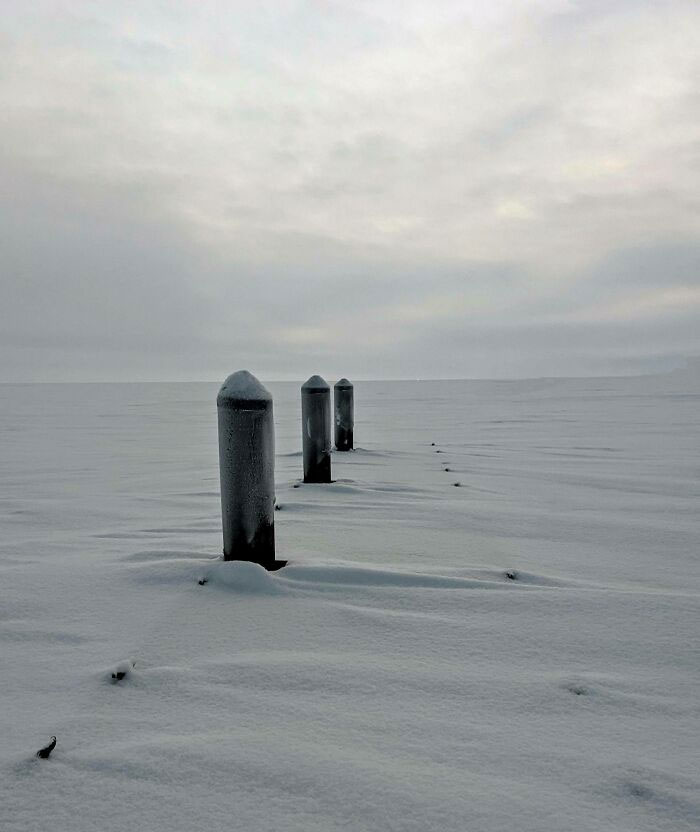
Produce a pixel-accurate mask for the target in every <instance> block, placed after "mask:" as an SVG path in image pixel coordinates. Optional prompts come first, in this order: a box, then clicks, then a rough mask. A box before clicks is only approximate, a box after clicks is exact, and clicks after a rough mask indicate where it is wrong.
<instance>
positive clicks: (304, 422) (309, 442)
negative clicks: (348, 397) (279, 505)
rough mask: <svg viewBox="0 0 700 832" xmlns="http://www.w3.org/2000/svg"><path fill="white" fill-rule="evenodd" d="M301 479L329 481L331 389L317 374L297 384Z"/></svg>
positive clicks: (306, 480)
mask: <svg viewBox="0 0 700 832" xmlns="http://www.w3.org/2000/svg"><path fill="white" fill-rule="evenodd" d="M301 433H302V448H303V456H304V482H330V481H331V388H330V387H329V386H328V385H327V384H326V382H325V381H324V380H323V379H322V378H321V376H311V378H310V379H309V380H308V381H307V382H306V383H305V384H302V386H301Z"/></svg>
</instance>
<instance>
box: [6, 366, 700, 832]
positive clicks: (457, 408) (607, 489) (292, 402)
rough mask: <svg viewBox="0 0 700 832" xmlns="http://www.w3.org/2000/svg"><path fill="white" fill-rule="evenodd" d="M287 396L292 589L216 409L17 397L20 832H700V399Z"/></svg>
mask: <svg viewBox="0 0 700 832" xmlns="http://www.w3.org/2000/svg"><path fill="white" fill-rule="evenodd" d="M267 386H268V388H269V390H270V392H271V393H272V394H273V396H274V403H275V421H276V432H277V470H276V492H277V502H278V508H279V509H280V510H279V511H277V512H276V513H275V524H276V526H275V528H276V537H277V556H278V558H280V559H283V558H284V559H288V560H289V566H288V567H286V568H285V569H283V570H281V571H279V572H276V573H270V574H268V573H266V572H264V571H263V570H262V569H261V568H260V567H257V566H255V565H253V564H242V563H223V562H221V561H220V560H217V557H218V555H219V553H220V551H221V520H220V505H219V494H218V468H217V463H218V460H217V436H216V423H217V420H216V394H217V385H214V384H172V385H171V384H153V385H145V384H144V385H139V384H133V385H128V384H115V385H109V384H105V385H16V386H15V385H3V386H0V436H1V438H2V441H1V442H0V471H1V472H2V474H1V477H0V532H1V537H0V642H1V649H2V673H0V714H1V721H2V742H0V767H1V771H0V828H1V829H2V830H3V832H17V831H18V830H22V831H23V832H24V830H32V831H33V830H48V829H51V830H53V832H60V830H66V832H68V830H70V832H82V830H90V831H91V832H93V831H94V830H96V829H99V830H103V831H104V830H123V829H124V828H130V829H138V830H152V831H153V832H160V830H164V831H165V830H168V832H173V831H174V830H195V829H204V830H230V829H239V830H246V832H262V830H266V831H267V830H270V829H277V830H300V831H301V830H304V832H313V831H314V830H324V832H328V831H329V830H331V831H332V830H340V829H342V830H382V832H386V831H387V830H415V832H425V830H440V832H452V830H455V832H457V830H459V832H464V831H465V830H475V832H496V831H498V832H506V831H507V832H549V831H550V830H551V832H554V831H555V830H556V832H561V830H567V831H568V830H591V831H592V830H606V832H608V830H622V831H624V830H628V832H645V830H649V832H652V830H653V832H660V830H661V831H662V832H663V830H669V831H670V830H673V832H684V831H685V830H692V831H693V832H697V830H698V829H700V788H699V787H700V774H699V772H700V654H699V652H698V644H699V643H700V639H699V636H700V632H699V631H700V623H699V622H700V558H699V546H698V544H699V542H700V526H699V519H698V508H699V506H700V501H699V499H698V498H699V497H700V487H699V485H698V474H699V473H700V428H699V420H698V415H699V413H700V409H699V407H698V405H700V385H698V384H697V378H696V377H695V376H693V375H692V374H690V375H688V374H669V375H668V376H657V377H647V378H634V379H580V380H538V381H518V382H420V383H417V382H393V383H384V382H382V383H379V382H375V383H370V382H365V383H361V382H357V383H356V384H355V411H356V414H355V415H356V422H355V442H356V444H357V445H359V446H360V448H359V449H358V450H356V451H355V452H351V453H346V454H340V453H335V454H334V455H333V475H334V479H335V482H334V483H333V484H331V485H325V486H324V485H303V484H301V483H300V477H301V462H302V460H301V453H300V448H299V440H300V430H299V420H300V406H299V385H296V384H269V385H267ZM431 443H435V444H434V445H432V444H431ZM445 469H449V471H446V470H445ZM455 483H459V487H455ZM200 581H202V583H200ZM132 662H133V664H132ZM118 667H124V668H126V670H127V671H128V672H127V673H126V675H125V677H124V679H123V680H121V681H119V682H114V680H113V679H112V678H111V673H113V672H115V669H116V668H118ZM53 734H55V735H56V736H57V745H56V748H55V750H54V752H53V753H52V755H51V757H50V758H49V759H48V760H39V759H36V758H35V757H34V754H35V752H36V751H37V750H38V749H39V748H41V747H43V746H45V745H46V744H47V743H48V742H49V739H50V737H51V735H53Z"/></svg>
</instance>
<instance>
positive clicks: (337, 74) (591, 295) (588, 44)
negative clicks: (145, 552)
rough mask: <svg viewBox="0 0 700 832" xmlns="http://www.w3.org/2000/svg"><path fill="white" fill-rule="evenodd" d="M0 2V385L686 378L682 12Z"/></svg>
mask: <svg viewBox="0 0 700 832" xmlns="http://www.w3.org/2000/svg"><path fill="white" fill-rule="evenodd" d="M0 6H1V7H2V13H3V31H2V34H0V104H1V106H2V113H3V126H2V130H0V174H1V175H2V182H3V188H2V189H1V192H0V205H1V207H2V217H3V220H2V223H1V224H0V225H1V228H0V235H1V237H0V268H1V269H2V272H1V274H2V303H1V304H0V347H1V349H0V380H6V381H15V380H16V381H20V380H90V379H113V380H127V379H135V380H138V379H220V378H223V377H224V376H226V375H227V374H228V373H229V372H231V371H233V370H235V369H238V368H241V367H245V368H248V369H250V370H251V371H253V372H255V373H256V375H258V376H259V377H261V378H264V379H282V378H295V379H300V378H305V377H307V376H308V375H310V374H311V373H315V372H319V373H322V374H324V375H327V376H328V377H329V378H335V377H340V376H341V375H347V376H348V377H350V378H353V377H354V378H372V377H374V378H377V377H378V378H416V377H443V378H444V377H503V376H507V377H512V376H536V375H580V374H605V373H636V372H644V371H649V370H651V371H653V370H655V369H662V368H665V367H670V366H674V365H676V364H679V363H682V359H683V357H685V356H698V355H700V89H699V87H698V80H697V79H698V78H700V3H698V2H696V1H695V0H693V1H692V2H684V0H665V1H664V2H661V0H659V1H658V2H654V0H645V1H644V2H642V0H639V1H637V0H590V2H587V0H579V2H575V0H531V1H529V0H518V2H515V0H500V1H499V0H491V1H490V2H452V1H450V0H445V2H427V0H425V1H424V2H415V0H414V1H413V2H411V1H410V0H409V2H398V0H396V2H388V0H377V2H374V1H373V2H369V0H367V1H366V2H358V1H357V0H353V2H350V1H349V0H348V2H291V0H287V1H286V2H260V0H255V2H231V1H230V0H229V1H228V2H209V0H197V2H194V0H193V2H177V1H176V0H173V1H170V0H169V2H148V1H147V0H142V1H141V2H137V3H124V2H116V0H112V2H79V1H78V0H65V2H38V1H37V2H29V3H25V2H22V3H20V2H19V1H18V0H17V2H14V0H12V2H10V0H0Z"/></svg>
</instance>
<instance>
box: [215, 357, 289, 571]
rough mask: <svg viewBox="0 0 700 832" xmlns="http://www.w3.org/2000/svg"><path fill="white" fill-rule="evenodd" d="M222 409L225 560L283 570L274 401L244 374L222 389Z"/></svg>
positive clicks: (219, 399) (219, 398) (219, 407)
mask: <svg viewBox="0 0 700 832" xmlns="http://www.w3.org/2000/svg"><path fill="white" fill-rule="evenodd" d="M216 407H217V410H218V412H219V473H220V476H221V517H222V520H223V527H224V560H247V561H252V562H253V563H259V564H260V565H261V566H264V567H266V568H268V569H275V568H278V566H277V565H276V564H277V562H276V561H275V527H274V515H275V432H274V425H273V422H272V396H271V395H270V394H269V392H268V391H267V390H266V389H265V387H263V385H262V384H261V383H260V382H259V381H258V380H257V378H255V376H254V375H251V374H250V373H249V372H248V371H247V370H239V371H238V372H237V373H233V375H230V376H229V377H228V378H227V379H226V381H225V382H224V384H223V386H222V388H221V390H219V395H218V396H217V399H216Z"/></svg>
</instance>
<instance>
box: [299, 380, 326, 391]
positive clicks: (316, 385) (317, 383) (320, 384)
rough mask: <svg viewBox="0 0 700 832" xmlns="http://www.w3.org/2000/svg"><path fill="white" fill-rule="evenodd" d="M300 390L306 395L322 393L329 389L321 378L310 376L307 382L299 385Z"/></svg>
mask: <svg viewBox="0 0 700 832" xmlns="http://www.w3.org/2000/svg"><path fill="white" fill-rule="evenodd" d="M301 389H302V390H303V391H305V392H307V393H323V392H325V391H326V390H330V389H331V388H330V387H329V386H328V384H327V382H326V381H325V379H322V378H321V376H311V378H310V379H309V380H308V381H305V382H304V384H302V385H301Z"/></svg>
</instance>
